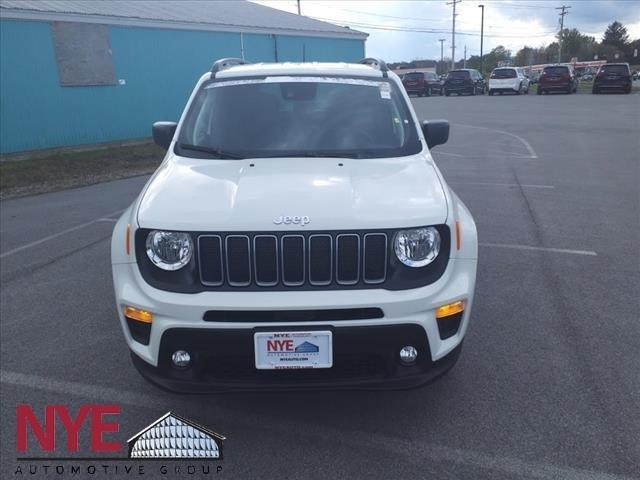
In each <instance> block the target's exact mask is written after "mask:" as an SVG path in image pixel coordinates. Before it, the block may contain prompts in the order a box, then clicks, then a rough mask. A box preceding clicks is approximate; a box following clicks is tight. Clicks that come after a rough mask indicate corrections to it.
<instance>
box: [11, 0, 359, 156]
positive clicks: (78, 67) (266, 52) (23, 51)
mask: <svg viewBox="0 0 640 480" xmlns="http://www.w3.org/2000/svg"><path fill="white" fill-rule="evenodd" d="M366 37H367V34H365V33H362V32H358V31H355V30H351V29H349V28H345V27H340V26H336V25H332V24H329V23H325V22H320V21H317V20H314V19H311V18H307V17H303V16H299V15H294V14H290V13H286V12H282V11H280V10H275V9H272V8H268V7H265V6H262V5H258V4H254V3H251V2H243V1H230V2H219V1H189V0H138V1H135V2H102V1H100V2H98V1H80V0H78V1H74V0H57V1H46V2H43V1H38V0H0V153H2V154H7V153H15V152H23V151H29V150H39V149H46V148H55V147H63V146H73V145H83V144H94V143H103V142H112V141H122V140H129V139H138V138H147V137H150V130H151V124H152V123H153V122H154V121H156V120H177V119H178V117H179V115H180V113H181V111H182V109H183V107H184V105H185V103H186V101H187V99H188V96H189V94H190V92H191V90H192V88H193V86H194V84H195V82H196V80H197V79H198V78H199V77H200V76H201V75H202V74H203V73H204V72H206V71H208V70H209V69H210V68H211V65H212V63H213V61H214V60H216V59H219V58H223V57H242V58H245V59H246V60H248V61H251V62H285V61H296V62H300V61H307V62H311V61H347V62H353V61H357V60H359V59H361V58H363V57H364V56H365V40H366Z"/></svg>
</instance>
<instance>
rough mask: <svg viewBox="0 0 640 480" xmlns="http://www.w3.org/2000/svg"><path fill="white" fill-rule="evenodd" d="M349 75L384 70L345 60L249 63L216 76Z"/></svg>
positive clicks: (375, 75)
mask: <svg viewBox="0 0 640 480" xmlns="http://www.w3.org/2000/svg"><path fill="white" fill-rule="evenodd" d="M287 74H288V75H348V76H357V77H371V78H381V77H382V72H381V71H380V70H378V69H376V68H373V67H371V66H369V65H363V64H361V63H345V62H304V63H302V62H283V63H248V64H245V65H236V66H233V67H229V68H227V69H224V70H221V71H219V72H218V73H216V78H235V77H254V76H264V75H287Z"/></svg>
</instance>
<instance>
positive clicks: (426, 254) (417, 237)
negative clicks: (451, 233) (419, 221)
mask: <svg viewBox="0 0 640 480" xmlns="http://www.w3.org/2000/svg"><path fill="white" fill-rule="evenodd" d="M394 250H395V252H396V256H397V257H398V260H400V261H401V262H402V263H404V264H405V265H406V266H408V267H424V266H425V265H429V264H430V263H431V262H433V261H434V260H435V258H436V257H437V256H438V253H439V252H440V233H438V230H436V229H435V228H433V227H426V228H416V229H413V230H400V231H399V232H398V233H396V238H395V241H394Z"/></svg>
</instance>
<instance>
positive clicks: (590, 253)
mask: <svg viewBox="0 0 640 480" xmlns="http://www.w3.org/2000/svg"><path fill="white" fill-rule="evenodd" d="M478 245H479V246H481V247H487V248H512V249H516V250H539V251H542V252H551V253H566V254H569V255H586V256H590V257H595V256H597V255H598V254H597V253H596V252H594V251H593V250H571V249H566V248H550V247H534V246H532V245H511V244H507V243H478Z"/></svg>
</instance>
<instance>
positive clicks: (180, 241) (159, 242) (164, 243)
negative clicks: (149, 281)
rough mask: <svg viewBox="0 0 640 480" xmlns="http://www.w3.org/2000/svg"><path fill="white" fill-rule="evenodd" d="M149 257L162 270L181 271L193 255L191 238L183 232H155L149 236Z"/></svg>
mask: <svg viewBox="0 0 640 480" xmlns="http://www.w3.org/2000/svg"><path fill="white" fill-rule="evenodd" d="M146 246H147V256H148V257H149V260H151V262H152V263H153V264H154V265H155V266H156V267H158V268H161V269H162V270H169V271H173V270H179V269H181V268H182V267H184V266H185V265H186V264H187V263H189V260H191V256H192V255H193V242H192V241H191V237H190V236H189V235H188V234H186V233H182V232H163V231H160V230H153V231H152V232H149V235H147V245H146Z"/></svg>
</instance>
